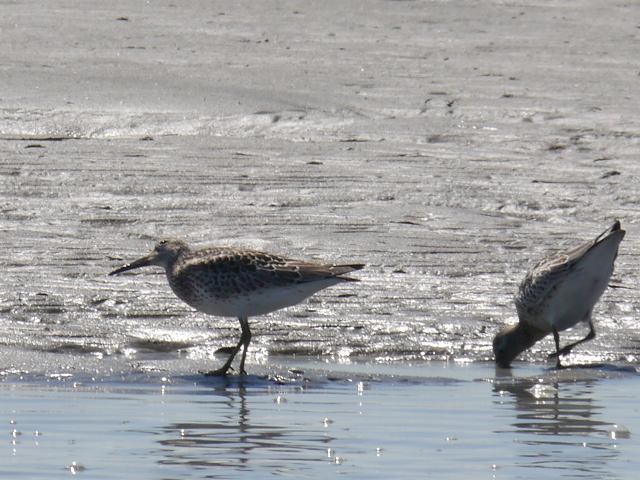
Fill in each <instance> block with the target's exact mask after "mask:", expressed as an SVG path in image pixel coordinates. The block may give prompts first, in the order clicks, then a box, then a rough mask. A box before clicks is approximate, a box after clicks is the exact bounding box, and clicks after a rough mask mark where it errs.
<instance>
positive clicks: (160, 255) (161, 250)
mask: <svg viewBox="0 0 640 480" xmlns="http://www.w3.org/2000/svg"><path fill="white" fill-rule="evenodd" d="M186 249H188V246H187V244H186V243H185V242H183V241H182V240H161V241H159V242H158V243H157V244H156V246H155V247H154V249H153V250H152V251H151V253H150V254H149V255H146V256H144V257H142V258H139V259H138V260H134V261H133V262H131V263H127V264H126V265H123V266H122V267H120V268H117V269H116V270H114V271H113V272H111V273H109V275H117V274H119V273H122V272H126V271H128V270H133V269H134V268H140V267H147V266H149V265H157V266H159V267H162V268H164V269H166V268H167V267H168V266H169V265H170V264H171V263H173V262H174V261H175V260H176V258H178V255H180V253H181V252H182V251H184V250H186Z"/></svg>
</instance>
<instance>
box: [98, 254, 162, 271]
mask: <svg viewBox="0 0 640 480" xmlns="http://www.w3.org/2000/svg"><path fill="white" fill-rule="evenodd" d="M152 260H153V258H152V256H151V255H147V256H146V257H142V258H139V259H138V260H135V261H133V262H131V263H127V264H126V265H123V266H121V267H120V268H116V269H115V270H114V271H113V272H110V273H109V275H118V274H120V273H123V272H127V271H129V270H133V269H134V268H140V267H147V266H149V265H151V262H152Z"/></svg>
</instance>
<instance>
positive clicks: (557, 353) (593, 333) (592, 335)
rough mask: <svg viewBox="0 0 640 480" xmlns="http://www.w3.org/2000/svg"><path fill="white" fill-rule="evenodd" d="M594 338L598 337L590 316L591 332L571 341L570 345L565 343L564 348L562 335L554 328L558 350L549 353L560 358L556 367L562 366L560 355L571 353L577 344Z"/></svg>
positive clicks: (554, 337) (551, 356) (550, 356)
mask: <svg viewBox="0 0 640 480" xmlns="http://www.w3.org/2000/svg"><path fill="white" fill-rule="evenodd" d="M594 338H596V330H595V328H594V327H593V322H592V321H591V318H589V333H588V334H587V336H586V337H584V338H583V339H582V340H578V341H577V342H573V343H570V344H569V345H565V346H564V347H562V348H560V335H558V331H557V330H556V329H555V328H554V329H553V339H554V340H555V342H556V351H555V353H552V354H551V355H549V358H553V357H557V359H558V360H557V362H556V367H557V368H561V365H560V355H568V354H569V353H571V350H572V349H573V347H575V346H576V345H580V344H581V343H584V342H588V341H589V340H593V339H594Z"/></svg>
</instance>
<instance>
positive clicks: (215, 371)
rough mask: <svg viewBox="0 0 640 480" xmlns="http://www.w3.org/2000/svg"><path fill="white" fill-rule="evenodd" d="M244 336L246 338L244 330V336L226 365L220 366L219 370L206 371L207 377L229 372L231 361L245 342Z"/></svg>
mask: <svg viewBox="0 0 640 480" xmlns="http://www.w3.org/2000/svg"><path fill="white" fill-rule="evenodd" d="M243 338H244V331H243V336H241V337H240V341H239V342H238V344H237V345H236V346H235V347H234V349H233V352H231V355H229V358H228V359H227V361H226V362H225V363H224V365H223V366H222V367H220V368H218V369H217V370H211V371H210V372H206V373H205V375H206V376H207V377H219V376H223V375H226V374H227V372H228V371H229V369H230V368H231V362H233V359H234V358H235V356H236V354H237V353H238V351H239V350H240V347H241V346H242V344H243V342H244V340H243Z"/></svg>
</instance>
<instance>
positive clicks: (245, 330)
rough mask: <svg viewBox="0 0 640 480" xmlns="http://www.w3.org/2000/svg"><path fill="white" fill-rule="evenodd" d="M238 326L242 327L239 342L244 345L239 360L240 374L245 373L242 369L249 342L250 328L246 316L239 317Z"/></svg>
mask: <svg viewBox="0 0 640 480" xmlns="http://www.w3.org/2000/svg"><path fill="white" fill-rule="evenodd" d="M239 320H240V327H241V328H242V336H241V337H240V342H241V343H242V344H243V345H244V349H243V350H242V359H241V360H240V374H241V375H246V374H247V371H246V370H245V369H244V360H245V358H246V357H247V349H248V348H249V343H251V329H250V328H249V319H248V318H247V317H240V319H239Z"/></svg>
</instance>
